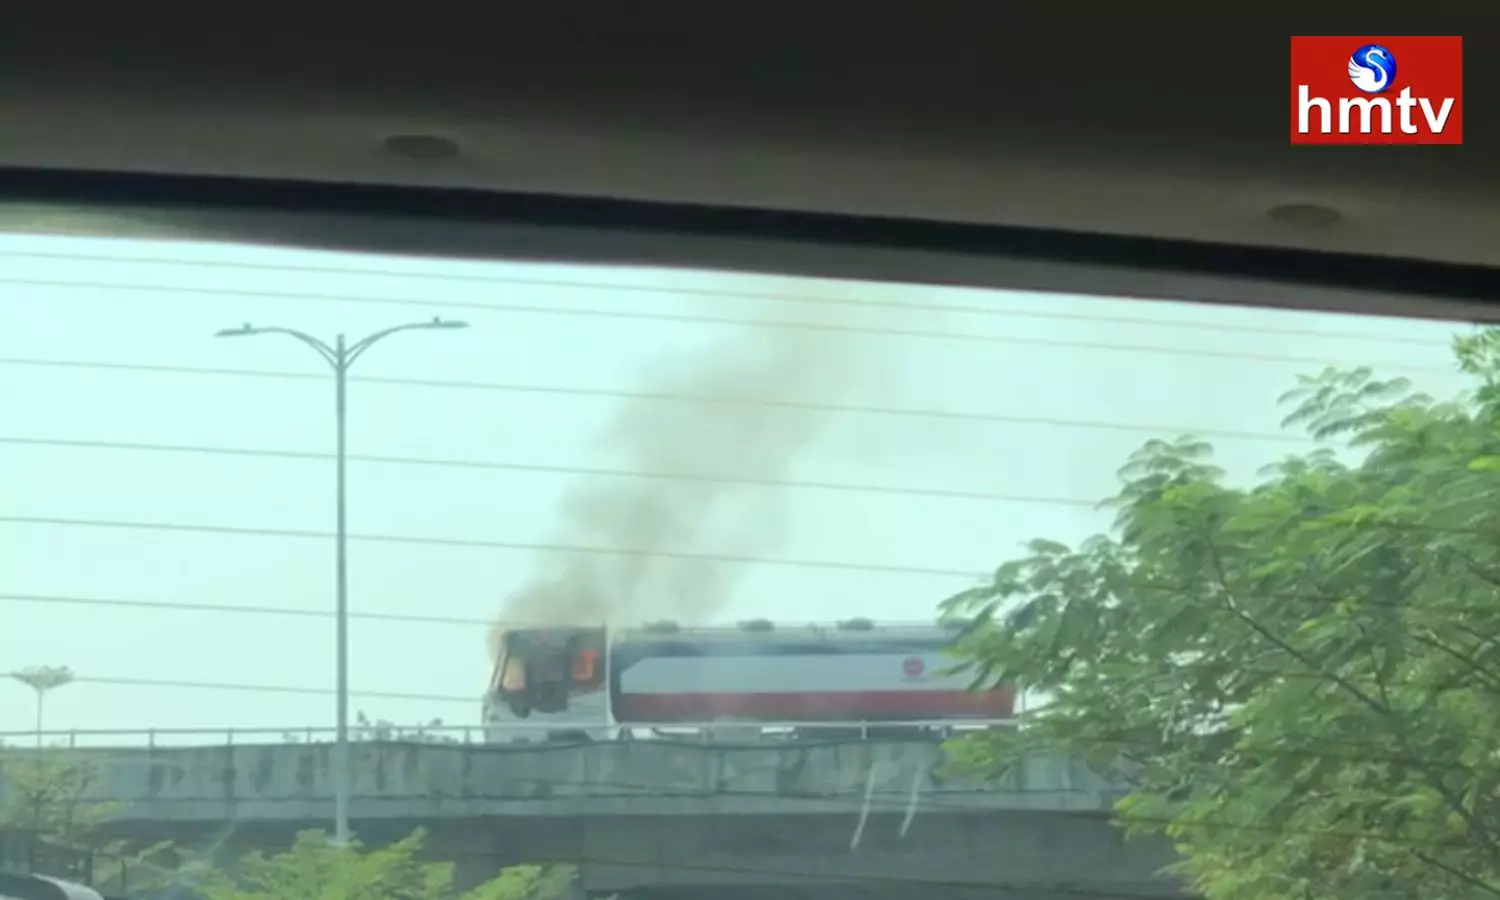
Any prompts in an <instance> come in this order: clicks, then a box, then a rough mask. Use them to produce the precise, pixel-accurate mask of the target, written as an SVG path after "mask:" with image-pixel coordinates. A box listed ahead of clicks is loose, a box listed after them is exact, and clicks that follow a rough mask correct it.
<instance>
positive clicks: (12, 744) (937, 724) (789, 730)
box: [0, 719, 1018, 750]
mask: <svg viewBox="0 0 1500 900" xmlns="http://www.w3.org/2000/svg"><path fill="white" fill-rule="evenodd" d="M1017 724H1018V722H1017V720H1015V719H964V720H957V721H956V720H953V719H935V720H914V721H903V722H886V721H878V722H735V721H719V722H695V723H684V722H663V723H637V722H632V723H631V724H630V725H628V726H623V725H612V724H606V723H597V724H592V723H578V722H567V723H562V722H504V723H497V724H495V725H492V726H488V727H487V726H484V725H413V726H409V727H408V726H401V725H387V724H377V725H358V726H355V725H351V726H350V727H349V739H350V740H351V741H357V742H369V743H420V744H485V743H490V742H489V741H488V740H487V737H486V736H487V734H488V732H489V731H490V730H491V729H494V730H503V731H505V732H507V733H509V734H512V735H517V736H520V737H522V738H529V737H530V735H533V734H534V735H535V736H536V737H535V738H534V740H536V741H539V742H540V741H542V740H545V739H546V737H547V735H548V734H549V733H557V732H598V731H606V732H609V733H611V734H612V735H618V737H614V738H612V739H617V740H662V739H665V740H677V741H692V740H703V741H705V742H711V741H713V740H715V739H716V738H723V737H728V736H734V738H735V739H736V740H746V739H747V738H746V737H745V735H746V734H747V732H749V731H751V730H756V731H758V732H759V734H758V738H757V737H752V738H749V739H752V740H753V739H759V740H763V741H766V742H768V743H774V742H777V741H782V740H787V739H788V738H790V737H791V736H792V735H793V734H796V735H797V736H804V735H807V734H809V733H811V734H817V733H826V734H828V735H829V736H830V737H834V736H837V737H846V738H847V737H859V738H862V739H875V740H879V739H881V738H882V737H886V736H890V735H893V734H896V733H900V732H906V731H938V732H942V733H944V734H962V733H965V732H971V731H982V730H987V729H994V728H1013V727H1016V726H1017ZM336 735H337V730H336V729H335V728H333V727H332V726H321V725H311V726H310V725H296V726H292V727H288V728H233V727H229V728H135V729H93V728H74V729H68V730H63V731H42V732H40V733H38V732H36V731H0V747H3V748H5V749H14V750H27V749H36V748H37V747H39V746H40V747H42V748H48V747H51V748H59V747H62V748H89V747H100V748H113V747H141V746H144V747H214V746H225V745H236V744H283V743H284V744H331V743H333V742H334V740H335V737H336Z"/></svg>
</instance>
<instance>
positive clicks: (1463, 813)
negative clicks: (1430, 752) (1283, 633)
mask: <svg viewBox="0 0 1500 900" xmlns="http://www.w3.org/2000/svg"><path fill="white" fill-rule="evenodd" d="M1203 537H1204V543H1205V544H1206V546H1207V547H1208V554H1209V559H1210V560H1211V561H1212V563H1213V567H1214V577H1215V578H1217V579H1218V581H1219V586H1220V587H1221V588H1223V590H1224V605H1225V608H1226V609H1228V610H1229V612H1230V614H1231V615H1233V616H1234V617H1235V618H1236V619H1239V620H1240V621H1241V622H1243V623H1244V624H1245V625H1247V626H1248V627H1249V628H1250V629H1252V630H1253V631H1255V633H1256V634H1259V635H1260V636H1261V637H1262V638H1264V639H1265V640H1267V641H1270V642H1271V643H1272V644H1274V645H1275V646H1276V647H1277V648H1278V649H1280V650H1281V651H1282V652H1284V653H1286V654H1287V655H1288V656H1291V657H1292V658H1293V659H1295V660H1297V661H1298V662H1299V663H1301V664H1302V665H1303V666H1305V667H1306V668H1307V669H1309V670H1310V671H1312V672H1314V673H1316V674H1318V675H1321V676H1323V677H1325V678H1327V679H1328V680H1329V681H1331V682H1333V683H1334V684H1335V685H1337V686H1338V687H1339V688H1341V689H1342V690H1344V691H1345V692H1347V693H1348V694H1349V695H1350V696H1352V697H1354V698H1355V699H1356V700H1358V701H1359V702H1360V703H1362V704H1364V705H1365V706H1366V707H1368V708H1369V709H1371V710H1373V711H1374V712H1375V713H1376V714H1377V715H1379V716H1380V717H1381V718H1383V719H1385V720H1386V721H1387V722H1388V723H1390V726H1391V731H1392V732H1393V733H1394V735H1395V737H1396V740H1397V741H1399V742H1400V743H1401V744H1402V747H1403V749H1404V750H1405V751H1406V752H1407V753H1410V754H1411V755H1412V757H1413V758H1415V759H1421V758H1422V757H1421V754H1420V753H1419V752H1418V751H1417V749H1416V747H1414V746H1413V745H1412V742H1411V736H1410V734H1409V733H1408V731H1407V729H1406V727H1405V724H1404V723H1403V722H1402V721H1401V717H1400V716H1398V715H1397V714H1396V711H1395V710H1394V709H1392V708H1391V707H1390V706H1389V705H1386V704H1382V703H1381V702H1380V701H1379V700H1377V699H1376V698H1374V697H1372V696H1370V695H1369V693H1367V692H1366V691H1364V690H1361V689H1360V687H1359V686H1358V685H1356V684H1354V683H1353V682H1351V681H1349V679H1347V678H1345V677H1343V676H1342V675H1340V674H1339V673H1337V672H1334V671H1331V670H1329V669H1327V668H1325V667H1323V666H1321V665H1319V664H1318V663H1317V662H1316V661H1315V660H1313V659H1312V658H1311V657H1309V656H1308V655H1307V654H1306V653H1304V652H1302V651H1301V650H1299V649H1298V648H1296V647H1295V646H1293V645H1292V644H1291V643H1289V642H1288V641H1286V640H1285V639H1283V638H1281V637H1280V636H1279V635H1277V634H1275V633H1273V632H1272V631H1271V630H1270V629H1269V628H1266V627H1265V626H1264V625H1262V624H1261V623H1260V622H1257V621H1256V620H1255V619H1254V617H1252V616H1251V615H1250V614H1249V613H1246V612H1245V611H1244V610H1243V609H1241V608H1240V604H1239V601H1238V600H1237V599H1236V598H1235V591H1234V589H1233V588H1232V587H1230V584H1229V573H1228V571H1227V570H1226V569H1225V567H1224V558H1223V557H1222V556H1221V555H1220V553H1219V548H1218V546H1217V545H1216V544H1215V543H1214V539H1213V536H1212V535H1211V534H1208V533H1206V532H1205V534H1204V536H1203ZM1416 768H1417V769H1418V771H1421V772H1423V773H1424V774H1425V775H1426V777H1427V781H1428V784H1429V786H1430V787H1432V789H1433V790H1434V791H1436V792H1437V793H1438V795H1439V796H1441V797H1442V798H1443V801H1444V802H1445V803H1447V804H1448V806H1449V807H1450V808H1451V809H1452V810H1453V811H1454V812H1455V813H1457V814H1458V816H1459V817H1460V818H1462V819H1463V820H1464V823H1465V824H1466V825H1468V826H1469V829H1470V830H1471V831H1472V832H1473V833H1474V834H1475V836H1477V837H1480V838H1482V839H1483V840H1484V841H1485V842H1486V843H1487V844H1488V845H1489V850H1490V853H1491V854H1492V855H1496V854H1500V844H1497V842H1496V841H1495V837H1494V835H1493V833H1492V832H1491V831H1490V829H1489V828H1488V827H1486V826H1485V824H1484V823H1483V822H1481V821H1479V819H1478V817H1476V816H1475V815H1474V813H1473V812H1472V811H1470V810H1469V809H1468V808H1467V807H1465V806H1464V804H1463V798H1461V797H1458V796H1457V795H1455V794H1454V793H1453V791H1452V790H1451V789H1450V788H1449V787H1448V785H1447V784H1446V783H1445V782H1444V781H1443V778H1442V775H1441V774H1435V773H1434V772H1433V770H1432V769H1431V768H1430V763H1427V762H1425V761H1424V762H1423V763H1422V764H1421V765H1419V766H1417V767H1416Z"/></svg>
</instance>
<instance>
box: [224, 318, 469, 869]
mask: <svg viewBox="0 0 1500 900" xmlns="http://www.w3.org/2000/svg"><path fill="white" fill-rule="evenodd" d="M467 327H469V326H468V323H466V322H456V321H453V320H449V319H442V318H439V317H437V316H434V317H433V318H432V319H431V320H430V321H426V322H411V323H408V324H405V325H395V326H392V327H390V328H384V329H381V330H380V331H376V332H374V333H372V334H369V335H366V336H365V337H362V338H360V339H359V340H357V341H355V342H354V343H352V344H350V343H347V342H346V340H345V338H344V335H343V334H339V335H337V336H335V337H334V341H333V345H332V346H329V345H328V344H327V343H326V342H324V341H322V340H319V339H318V338H315V337H313V336H312V335H310V334H306V333H304V332H301V331H296V330H294V329H291V328H256V327H254V326H252V325H250V324H249V323H246V324H245V325H243V326H241V327H239V328H226V329H224V330H223V331H220V332H218V333H217V334H216V335H214V336H215V337H221V338H230V337H254V336H257V335H263V334H280V335H284V336H286V337H289V338H293V339H295V340H297V341H300V342H301V343H303V344H305V345H306V346H308V347H310V348H312V350H313V351H314V352H316V353H317V354H318V355H319V356H321V357H322V358H323V361H324V362H326V363H328V365H329V367H330V368H332V369H333V383H334V433H335V435H336V437H335V450H334V471H335V476H334V477H335V489H334V509H335V512H334V519H335V525H334V619H335V622H336V637H335V641H336V650H335V666H336V667H337V675H336V680H335V689H334V693H335V695H336V696H337V698H338V699H337V709H336V713H335V715H336V716H337V729H336V733H335V736H334V744H333V772H332V774H333V791H334V794H333V833H334V841H335V842H336V843H337V844H338V845H339V846H341V847H342V846H347V845H348V843H349V837H350V835H349V795H350V791H351V779H350V766H349V514H348V491H347V479H346V476H345V472H346V470H347V468H348V440H347V428H346V424H347V421H348V411H349V404H348V393H349V368H350V367H351V366H353V365H354V361H355V360H356V359H358V358H359V357H360V356H362V355H363V354H364V352H365V351H366V350H368V349H370V348H371V347H372V346H374V345H375V344H377V343H379V342H380V341H382V340H384V339H386V338H388V337H390V336H391V335H393V334H397V333H399V332H402V331H417V330H431V329H440V328H441V329H454V328H467Z"/></svg>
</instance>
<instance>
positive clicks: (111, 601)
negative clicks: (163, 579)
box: [0, 594, 498, 626]
mask: <svg viewBox="0 0 1500 900" xmlns="http://www.w3.org/2000/svg"><path fill="white" fill-rule="evenodd" d="M0 603H38V604H49V605H62V606H101V607H119V608H123V609H159V610H167V611H172V612H193V613H204V612H212V613H233V614H238V615H251V616H287V617H291V618H298V619H331V618H333V610H331V609H329V610H322V609H296V608H292V607H287V606H252V605H249V604H235V603H200V602H196V601H186V602H176V601H168V600H132V599H129V598H125V597H79V596H69V595H66V594H0ZM349 618H351V619H363V620H366V621H372V622H399V623H402V624H421V625H465V626H469V625H483V626H488V625H492V624H494V622H495V619H479V618H472V617H465V616H428V615H418V614H415V613H381V612H351V613H349ZM497 618H498V617H497Z"/></svg>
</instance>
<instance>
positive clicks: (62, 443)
mask: <svg viewBox="0 0 1500 900" xmlns="http://www.w3.org/2000/svg"><path fill="white" fill-rule="evenodd" d="M0 445H11V446H34V447H55V448H66V449H75V450H113V451H125V452H141V453H183V454H201V455H206V456H235V457H247V458H265V459H286V460H300V461H314V462H331V461H332V460H333V458H334V457H333V454H331V453H319V452H316V451H311V450H275V449H270V448H258V447H213V446H207V445H202V444H152V443H141V442H133V441H93V440H72V439H66V438H36V437H22V436H19V435H0ZM348 459H349V461H350V462H351V463H364V464H367V465H385V466H419V467H430V468H442V469H481V470H483V469H487V470H495V471H508V472H528V473H535V474H544V473H545V474H556V475H578V476H585V477H591V478H636V479H644V480H655V481H678V482H699V483H708V484H736V485H743V486H746V487H761V488H767V489H776V490H783V489H788V490H812V491H831V492H843V493H856V494H877V495H878V494H889V495H893V496H901V497H925V498H932V499H939V500H981V501H992V502H1001V503H1031V504H1039V505H1045V506H1076V507H1086V508H1093V507H1095V506H1097V501H1093V500H1082V499H1075V498H1070V497H1043V496H1032V495H1027V494H1005V493H996V492H988V491H954V490H941V489H935V488H914V487H900V486H896V485H878V484H857V483H849V482H832V481H800V480H790V479H770V478H739V477H735V476H730V475H699V474H673V473H667V472H641V471H632V470H627V469H602V468H591V467H587V466H561V465H549V464H545V463H519V462H491V461H486V460H467V459H433V458H429V457H416V456H378V455H362V454H357V453H351V454H350V455H349V457H348Z"/></svg>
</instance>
